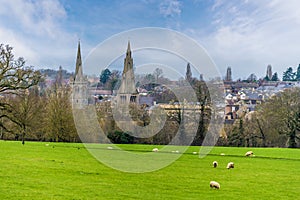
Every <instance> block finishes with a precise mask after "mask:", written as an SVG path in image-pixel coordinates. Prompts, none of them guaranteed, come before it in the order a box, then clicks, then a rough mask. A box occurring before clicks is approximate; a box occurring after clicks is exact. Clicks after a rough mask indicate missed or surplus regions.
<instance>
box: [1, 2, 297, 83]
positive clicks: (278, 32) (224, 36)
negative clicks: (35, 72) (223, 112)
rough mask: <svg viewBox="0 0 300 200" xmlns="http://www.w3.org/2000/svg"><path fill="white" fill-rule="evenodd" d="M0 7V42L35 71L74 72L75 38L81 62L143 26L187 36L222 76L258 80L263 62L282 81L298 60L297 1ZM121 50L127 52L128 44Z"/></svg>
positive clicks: (20, 4)
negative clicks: (118, 36)
mask: <svg viewBox="0 0 300 200" xmlns="http://www.w3.org/2000/svg"><path fill="white" fill-rule="evenodd" d="M0 5H1V6H0V43H3V44H9V45H11V46H13V47H14V52H15V54H16V55H17V56H22V57H24V58H25V59H26V61H27V64H28V65H32V66H34V67H35V68H37V69H39V68H54V69H57V68H58V67H59V66H60V65H61V66H62V67H63V68H65V69H67V70H69V71H73V69H74V65H75V57H76V49H77V43H78V39H80V41H81V47H82V57H83V59H85V58H86V57H87V56H88V54H90V51H91V50H92V49H94V48H95V47H96V46H97V45H98V44H100V43H102V42H103V41H105V40H106V39H108V38H110V37H111V36H113V35H115V34H118V33H120V32H124V31H127V30H130V29H134V28H142V27H162V28H168V29H172V30H175V31H178V32H180V33H183V34H185V35H187V36H188V37H190V38H192V39H194V40H195V41H197V42H198V43H199V44H200V45H201V46H203V47H204V48H205V50H206V52H207V53H208V54H209V55H210V57H211V58H212V60H213V61H214V62H215V64H216V65H217V68H218V70H219V71H220V73H221V74H222V75H224V74H225V72H226V68H227V67H228V66H231V68H232V71H233V76H234V78H239V77H241V78H247V77H248V76H249V75H250V74H251V73H255V74H256V75H257V76H258V77H262V76H264V75H265V73H266V69H267V65H268V64H271V65H272V67H273V72H274V71H277V72H278V74H279V76H280V77H281V76H282V72H283V71H284V70H285V69H286V68H287V67H289V66H293V67H294V69H296V66H298V64H299V63H300V12H299V7H300V2H299V1H298V0H286V1H284V0H230V1H229V0H191V1H179V0H162V1H160V0H141V1H132V0H123V1H113V0H107V1H106V0H103V1H93V0H76V1H70V0H36V1H35V0H12V1H7V0H0ZM130 40H132V39H131V38H130ZM134 42H135V41H132V48H133V49H134ZM121 45H122V46H124V50H125V49H126V46H127V41H124V44H121ZM133 56H134V55H133ZM140 62H141V61H140ZM138 64H142V63H138ZM180 64H181V63H180ZM182 70H183V71H184V70H185V66H183V67H182Z"/></svg>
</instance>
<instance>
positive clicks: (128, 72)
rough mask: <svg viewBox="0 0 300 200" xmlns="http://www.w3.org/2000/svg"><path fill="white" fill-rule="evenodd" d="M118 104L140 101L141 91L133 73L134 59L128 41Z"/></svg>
mask: <svg viewBox="0 0 300 200" xmlns="http://www.w3.org/2000/svg"><path fill="white" fill-rule="evenodd" d="M117 103H118V104H129V103H139V93H138V91H137V89H136V87H135V81H134V73H133V59H132V57H131V49H130V42H129V41H128V46H127V52H126V57H125V59H124V69H123V73H122V81H121V86H120V88H119V90H118V92H117Z"/></svg>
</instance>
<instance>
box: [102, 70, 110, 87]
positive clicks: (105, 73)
mask: <svg viewBox="0 0 300 200" xmlns="http://www.w3.org/2000/svg"><path fill="white" fill-rule="evenodd" d="M110 76H111V71H110V70H109V69H105V70H102V72H101V75H100V82H101V83H102V84H103V85H105V84H106V82H107V81H108V80H109V78H110Z"/></svg>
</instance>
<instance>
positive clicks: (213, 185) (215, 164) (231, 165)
mask: <svg viewBox="0 0 300 200" xmlns="http://www.w3.org/2000/svg"><path fill="white" fill-rule="evenodd" d="M107 148H108V149H113V148H112V147H107ZM152 151H153V152H158V151H159V149H158V148H154V149H152ZM172 153H179V151H172ZM193 154H197V152H193ZM220 155H221V156H224V155H225V154H224V153H221V154H220ZM245 156H248V157H249V156H253V157H254V156H255V155H254V154H253V151H248V152H246V153H245ZM212 164H213V167H214V168H216V167H218V162H217V161H214V162H213V163H212ZM226 168H227V169H233V168H234V163H233V162H229V163H228V164H227V167H226ZM209 186H210V187H211V188H215V189H220V187H221V186H220V183H218V182H216V181H210V183H209Z"/></svg>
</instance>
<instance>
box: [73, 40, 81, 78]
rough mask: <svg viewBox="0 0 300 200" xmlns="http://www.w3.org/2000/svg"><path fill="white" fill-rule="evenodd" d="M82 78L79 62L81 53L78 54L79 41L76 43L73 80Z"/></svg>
mask: <svg viewBox="0 0 300 200" xmlns="http://www.w3.org/2000/svg"><path fill="white" fill-rule="evenodd" d="M81 78H83V71H82V61H81V52H80V41H78V49H77V58H76V69H75V76H74V80H75V79H81Z"/></svg>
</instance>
